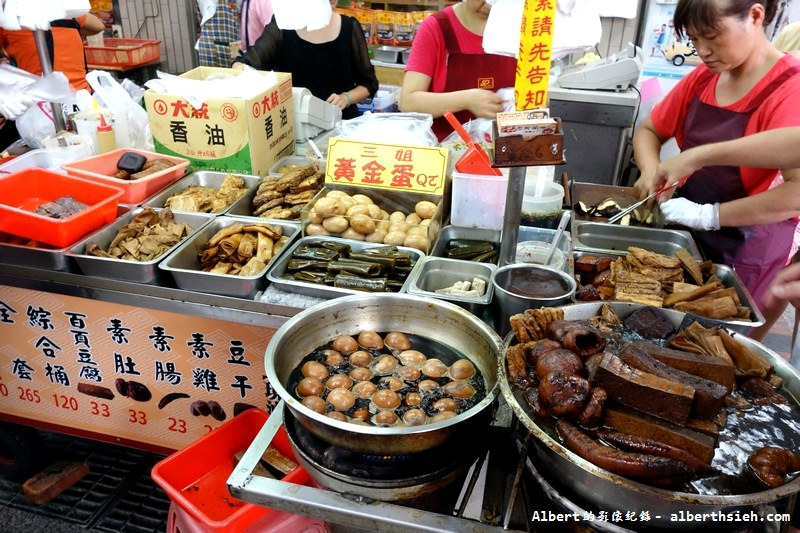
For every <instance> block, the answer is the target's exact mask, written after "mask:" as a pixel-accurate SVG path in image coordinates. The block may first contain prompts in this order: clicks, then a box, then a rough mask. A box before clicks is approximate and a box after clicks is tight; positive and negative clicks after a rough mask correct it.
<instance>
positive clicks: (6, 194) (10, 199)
mask: <svg viewBox="0 0 800 533" xmlns="http://www.w3.org/2000/svg"><path fill="white" fill-rule="evenodd" d="M62 196H71V197H73V198H75V199H76V200H78V201H80V202H83V203H85V204H88V205H89V208H88V209H84V210H83V211H80V212H79V213H76V214H74V215H72V216H71V217H68V218H62V219H57V218H50V217H48V216H45V215H39V214H36V213H34V212H33V211H34V210H35V209H37V208H38V207H39V206H40V205H42V204H44V203H46V202H52V201H54V200H56V199H57V198H61V197H62ZM120 196H122V189H120V188H119V187H113V186H110V185H103V184H100V183H95V182H92V181H88V180H85V179H81V178H76V177H73V176H66V175H64V174H59V173H56V172H51V171H49V170H44V169H41V168H28V169H25V170H22V171H20V172H15V173H13V174H9V175H8V176H0V232H5V233H10V234H12V235H17V236H19V237H25V238H27V239H33V240H35V241H39V242H43V243H46V244H51V245H53V246H55V247H56V248H66V247H67V246H69V245H71V244H73V243H75V242H77V241H78V240H79V239H80V238H81V237H83V236H84V235H86V234H88V233H90V232H92V231H94V230H96V229H98V228H101V227H103V226H105V225H106V224H108V223H109V222H111V221H112V220H114V219H115V218H116V216H117V204H118V203H119V198H120Z"/></svg>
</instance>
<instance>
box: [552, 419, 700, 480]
mask: <svg viewBox="0 0 800 533" xmlns="http://www.w3.org/2000/svg"><path fill="white" fill-rule="evenodd" d="M556 430H557V431H558V434H559V435H560V436H561V439H562V440H563V441H564V445H565V446H566V447H567V449H569V450H570V451H571V452H573V453H575V454H577V455H578V456H579V457H581V458H582V459H585V460H587V461H589V462H591V463H594V464H595V465H597V466H599V467H600V468H603V469H605V470H608V471H609V472H612V473H614V474H619V475H621V476H625V477H630V478H634V479H650V478H675V479H687V478H689V477H690V476H692V475H693V474H694V471H693V470H692V469H691V468H689V466H688V465H687V464H686V463H683V462H681V461H677V460H675V459H671V458H669V457H658V456H656V455H648V454H643V453H634V452H626V451H623V450H618V449H616V448H612V447H610V446H605V445H603V444H600V443H599V442H597V441H596V440H594V439H592V438H591V437H589V435H587V434H586V433H584V432H583V431H581V430H580V429H578V428H577V427H575V426H574V425H572V424H571V423H569V422H567V421H566V420H559V421H558V422H556Z"/></svg>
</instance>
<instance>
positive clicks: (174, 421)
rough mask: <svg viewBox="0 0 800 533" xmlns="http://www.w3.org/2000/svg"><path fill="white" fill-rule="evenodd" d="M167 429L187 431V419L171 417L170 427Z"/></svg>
mask: <svg viewBox="0 0 800 533" xmlns="http://www.w3.org/2000/svg"><path fill="white" fill-rule="evenodd" d="M167 429H169V430H170V431H176V432H178V433H186V420H184V419H182V418H172V417H169V427H168V428H167Z"/></svg>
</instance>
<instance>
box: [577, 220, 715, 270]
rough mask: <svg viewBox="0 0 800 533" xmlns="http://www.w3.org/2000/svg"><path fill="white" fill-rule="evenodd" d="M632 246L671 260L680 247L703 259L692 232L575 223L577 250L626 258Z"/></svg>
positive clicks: (599, 223) (698, 258)
mask: <svg viewBox="0 0 800 533" xmlns="http://www.w3.org/2000/svg"><path fill="white" fill-rule="evenodd" d="M629 246H637V247H639V248H644V249H645V250H649V251H651V252H656V253H659V254H663V255H667V256H670V257H672V256H674V255H675V252H676V251H677V250H679V249H680V248H685V249H686V250H687V251H688V252H689V254H690V255H691V256H692V257H694V258H695V259H697V260H698V261H702V260H703V256H702V255H701V254H700V250H699V249H698V248H697V244H696V243H695V242H694V237H692V235H691V234H690V233H689V232H688V231H681V230H675V229H658V228H645V227H641V226H620V225H617V224H603V223H601V222H585V221H580V220H575V219H573V220H572V247H573V248H574V249H575V250H584V251H587V252H600V253H608V254H616V255H625V254H627V253H628V247H629Z"/></svg>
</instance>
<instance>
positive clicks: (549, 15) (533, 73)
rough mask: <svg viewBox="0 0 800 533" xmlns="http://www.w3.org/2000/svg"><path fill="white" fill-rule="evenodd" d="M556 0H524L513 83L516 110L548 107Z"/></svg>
mask: <svg viewBox="0 0 800 533" xmlns="http://www.w3.org/2000/svg"><path fill="white" fill-rule="evenodd" d="M555 16H556V0H525V7H524V10H523V13H522V24H521V26H520V41H519V58H518V59H517V76H516V80H515V83H514V101H515V103H516V107H517V109H518V110H520V111H522V110H527V109H536V108H539V107H545V106H547V86H548V83H549V79H550V60H551V58H552V52H553V29H554V24H555Z"/></svg>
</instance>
